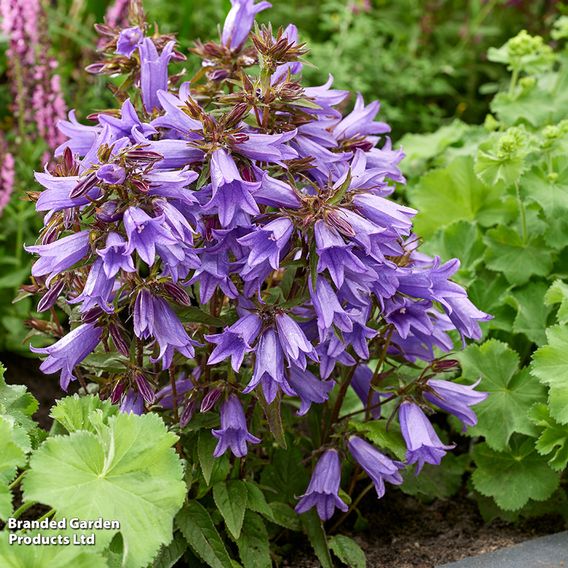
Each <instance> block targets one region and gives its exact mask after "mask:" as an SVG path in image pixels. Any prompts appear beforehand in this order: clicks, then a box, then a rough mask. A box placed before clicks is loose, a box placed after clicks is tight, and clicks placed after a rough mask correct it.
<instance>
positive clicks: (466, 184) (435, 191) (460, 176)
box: [410, 157, 507, 238]
mask: <svg viewBox="0 0 568 568" xmlns="http://www.w3.org/2000/svg"><path fill="white" fill-rule="evenodd" d="M410 202H411V205H413V206H415V207H416V208H417V209H418V210H419V211H420V213H419V214H418V215H417V216H416V218H415V229H416V232H417V233H418V234H419V235H421V236H423V237H425V238H428V237H431V236H432V235H434V234H435V233H436V231H438V230H439V229H440V228H441V227H445V226H447V225H451V224H452V223H455V222H456V221H461V220H465V221H477V222H478V223H480V225H482V226H489V225H492V224H494V223H495V222H499V221H501V222H503V221H505V220H506V219H507V209H506V207H505V206H504V204H503V203H502V201H501V192H500V190H499V189H498V188H496V187H489V188H488V187H486V186H485V185H484V184H483V183H482V182H481V181H480V180H479V179H478V178H477V176H476V175H475V172H474V171H473V160H472V159H471V158H469V157H460V158H456V159H455V160H453V161H452V162H451V163H450V164H449V165H448V166H447V167H446V168H443V169H439V170H434V171H432V172H429V173H428V174H426V175H425V176H423V177H422V179H421V180H420V183H419V184H418V186H417V187H416V189H414V190H413V191H411V192H410Z"/></svg>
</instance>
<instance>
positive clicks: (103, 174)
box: [95, 164, 126, 185]
mask: <svg viewBox="0 0 568 568" xmlns="http://www.w3.org/2000/svg"><path fill="white" fill-rule="evenodd" d="M95 175H96V177H97V179H98V180H100V181H102V182H104V183H109V184H111V185H120V184H121V183H122V182H123V181H124V180H125V179H126V172H125V170H124V168H123V167H121V166H117V165H116V164H105V165H104V166H101V167H100V168H99V169H98V170H97V171H96V173H95Z"/></svg>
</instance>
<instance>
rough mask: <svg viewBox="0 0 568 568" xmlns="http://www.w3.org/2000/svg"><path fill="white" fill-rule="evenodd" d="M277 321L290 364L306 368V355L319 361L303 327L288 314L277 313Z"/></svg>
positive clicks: (279, 336)
mask: <svg viewBox="0 0 568 568" xmlns="http://www.w3.org/2000/svg"><path fill="white" fill-rule="evenodd" d="M275 321H276V328H277V329H278V339H279V341H280V345H281V346H282V349H283V350H284V353H285V354H286V358H287V359H288V363H289V364H290V365H295V366H297V367H300V368H302V369H305V368H306V355H307V356H308V357H310V359H313V360H314V361H317V354H316V352H315V349H314V347H313V345H312V344H311V343H310V342H309V341H308V339H307V337H306V335H305V334H304V332H303V331H302V328H301V327H300V326H299V325H298V324H297V323H296V322H295V321H294V320H293V319H292V318H291V317H290V316H289V315H288V314H285V313H278V314H276V317H275Z"/></svg>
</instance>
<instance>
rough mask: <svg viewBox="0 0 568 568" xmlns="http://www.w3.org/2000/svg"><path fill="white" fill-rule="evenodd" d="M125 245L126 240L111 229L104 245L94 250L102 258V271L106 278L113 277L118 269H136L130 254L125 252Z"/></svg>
mask: <svg viewBox="0 0 568 568" xmlns="http://www.w3.org/2000/svg"><path fill="white" fill-rule="evenodd" d="M126 246H127V243H126V241H125V240H124V239H123V238H122V237H121V236H120V235H119V234H118V233H115V232H113V231H111V232H110V233H109V234H108V236H107V240H106V247H105V248H102V249H99V250H97V251H96V253H97V254H98V255H99V256H100V257H101V258H102V260H103V267H104V271H105V274H106V275H107V276H108V278H114V277H115V276H116V275H117V274H118V272H119V270H124V272H134V271H135V270H136V268H135V267H134V263H133V262H132V256H131V255H130V254H127V253H126V252H125V251H126Z"/></svg>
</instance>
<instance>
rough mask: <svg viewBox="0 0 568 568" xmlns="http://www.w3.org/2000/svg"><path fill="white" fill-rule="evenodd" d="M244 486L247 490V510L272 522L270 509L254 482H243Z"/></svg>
mask: <svg viewBox="0 0 568 568" xmlns="http://www.w3.org/2000/svg"><path fill="white" fill-rule="evenodd" d="M244 484H245V487H246V490H247V508H249V509H250V510H251V511H254V512H255V513H260V514H261V515H264V516H265V517H266V518H268V519H269V520H273V515H272V509H271V508H270V507H269V505H268V502H267V501H266V497H265V496H264V493H263V492H262V490H261V489H260V487H259V486H258V485H257V484H256V483H254V481H245V482H244Z"/></svg>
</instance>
